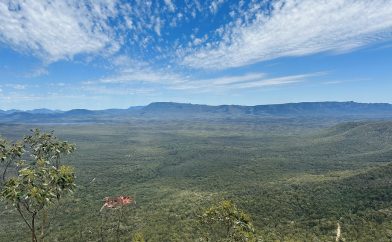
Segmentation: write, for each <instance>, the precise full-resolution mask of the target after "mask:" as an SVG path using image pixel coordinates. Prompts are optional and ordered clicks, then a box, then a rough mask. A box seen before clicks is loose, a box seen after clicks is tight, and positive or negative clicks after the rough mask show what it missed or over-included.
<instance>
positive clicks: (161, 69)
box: [0, 0, 392, 110]
mask: <svg viewBox="0 0 392 242" xmlns="http://www.w3.org/2000/svg"><path fill="white" fill-rule="evenodd" d="M0 23H1V24H0V109H13V108H16V109H35V108H51V109H62V110H68V109H72V108H89V109H105V108H126V107H129V106H135V105H145V104H148V103H150V102H156V101H174V102H185V103H203V104H212V105H218V104H243V105H256V104H267V103H268V104H269V103H286V102H301V101H351V100H352V101H358V102H389V103H392V95H391V91H392V80H391V77H392V1H391V0H374V1H368V0H320V1H314V0H274V1H252V0H251V1H229V0H204V1H201V0H182V1H176V0H162V1H158V0H156V1H148V0H135V1H123V0H94V1H76V0H75V1H71V0H69V1H65V0H63V1H48V0H42V1H34V0H25V1H18V0H11V1H1V2H0Z"/></svg>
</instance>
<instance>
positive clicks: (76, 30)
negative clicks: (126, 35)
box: [0, 0, 119, 62]
mask: <svg viewBox="0 0 392 242" xmlns="http://www.w3.org/2000/svg"><path fill="white" fill-rule="evenodd" d="M115 14H116V10H115V8H114V2H113V1H103V0H100V1H94V2H80V3H78V2H77V1H74V2H71V1H31V0H28V1H9V2H7V1H2V2H0V22H1V24H0V42H4V43H8V44H9V45H10V46H12V47H13V48H14V49H16V50H18V51H25V52H30V53H33V54H34V55H36V56H39V57H40V58H42V59H45V61H47V62H54V61H57V60H60V59H69V58H72V57H73V56H75V55H77V54H80V53H90V54H91V53H96V52H101V51H105V52H108V51H109V52H110V51H115V50H116V49H118V48H119V43H118V42H117V41H113V38H111V37H110V35H111V34H112V32H111V31H112V30H111V29H110V27H109V26H108V25H107V23H106V21H107V19H108V18H110V17H111V16H114V15H115Z"/></svg>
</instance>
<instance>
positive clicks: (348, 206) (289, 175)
mask: <svg viewBox="0 0 392 242" xmlns="http://www.w3.org/2000/svg"><path fill="white" fill-rule="evenodd" d="M322 126H324V125H322ZM29 128H30V127H28V126H24V125H1V126H0V132H1V135H2V136H4V137H7V138H9V139H11V140H14V139H16V138H19V137H21V136H22V135H23V134H25V133H26V132H27V131H28V130H29ZM43 128H44V129H46V130H51V129H55V130H56V134H57V135H58V136H59V137H61V138H62V139H65V140H68V141H70V142H72V143H75V144H76V146H77V147H78V150H77V152H76V153H75V154H73V155H72V156H71V158H70V161H71V163H70V164H71V165H72V166H74V167H75V169H76V183H77V184H78V188H77V190H76V192H75V194H74V195H73V196H72V197H69V198H67V200H66V201H63V202H61V203H60V204H59V205H58V207H55V208H53V209H54V211H62V212H54V213H49V214H52V215H51V216H52V217H51V218H50V219H51V221H53V222H52V225H51V233H50V236H49V237H48V239H49V240H58V241H78V240H79V241H97V240H99V239H100V238H102V237H103V238H104V240H105V241H115V238H116V236H117V235H116V233H117V232H116V231H117V230H116V228H117V225H118V216H117V215H118V214H117V212H110V211H106V212H103V213H100V212H99V210H100V208H101V206H102V199H103V198H104V197H107V196H117V195H122V194H126V195H131V196H133V197H134V198H135V200H136V201H137V206H131V207H127V208H125V209H124V210H123V211H122V220H121V223H120V225H119V227H118V228H119V230H118V231H119V238H120V240H124V241H125V240H129V239H130V238H131V237H132V236H133V235H135V234H136V235H140V234H142V235H143V236H144V237H145V239H147V240H149V241H193V240H196V239H198V238H202V237H203V236H204V235H205V233H206V231H205V230H204V229H203V224H201V223H200V216H201V215H202V214H203V213H204V212H205V211H206V209H208V208H211V206H212V205H213V204H218V203H219V202H220V201H222V200H223V199H228V200H231V201H233V202H234V203H235V204H236V206H237V207H238V209H241V210H243V211H246V212H247V213H248V214H249V215H250V216H251V217H252V224H253V226H254V228H255V232H256V236H257V237H258V238H261V239H264V240H265V241H271V240H284V241H289V240H294V241H311V240H318V241H333V240H334V239H335V236H336V228H337V222H339V223H340V225H341V234H342V238H344V239H346V241H375V240H376V241H388V240H390V239H391V238H392V237H391V236H392V234H391V232H390V227H391V226H392V175H391V174H392V173H391V172H392V167H391V165H390V164H389V162H390V161H392V152H391V150H392V142H391V140H392V139H391V137H392V122H388V121H379V122H355V123H343V124H339V125H336V126H332V127H328V128H317V127H316V126H314V125H311V126H306V125H304V124H302V125H300V124H292V123H291V124H288V123H267V122H260V123H251V124H249V123H243V122H237V123H235V122H234V121H232V122H231V123H230V124H228V123H226V122H222V123H219V122H217V121H215V122H207V121H187V122H184V121H171V122H166V121H162V120H161V121H151V120H150V121H143V122H141V121H135V122H131V123H128V124H127V125H77V126H71V125H66V126H64V125H62V126H53V127H49V126H44V127H43ZM1 206H4V204H1ZM0 211H1V217H2V218H5V219H1V220H0V228H1V229H0V241H2V240H8V239H10V238H13V239H14V238H15V239H16V240H22V239H28V237H27V236H26V237H24V234H25V233H20V231H19V230H16V229H15V228H16V227H18V226H19V225H21V221H20V220H18V219H17V217H16V215H17V214H15V213H14V212H9V211H8V210H4V209H2V210H0ZM103 221H104V223H103ZM26 231H27V230H26Z"/></svg>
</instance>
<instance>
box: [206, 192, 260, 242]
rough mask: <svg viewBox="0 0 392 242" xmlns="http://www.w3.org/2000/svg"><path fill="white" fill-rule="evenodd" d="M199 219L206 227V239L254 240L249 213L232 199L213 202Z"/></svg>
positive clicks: (253, 230)
mask: <svg viewBox="0 0 392 242" xmlns="http://www.w3.org/2000/svg"><path fill="white" fill-rule="evenodd" d="M200 219H201V222H202V224H204V225H205V226H206V227H207V231H208V232H207V236H206V239H207V240H208V241H209V240H212V241H215V240H219V241H256V235H255V229H254V226H253V224H252V221H251V217H250V215H248V214H247V213H245V212H244V211H242V210H241V209H239V208H238V207H237V206H236V205H235V204H234V203H233V202H232V201H229V200H224V201H221V202H219V203H217V204H214V205H213V206H211V207H210V208H208V209H207V210H205V211H204V213H203V214H202V215H201V216H200ZM211 237H212V238H211Z"/></svg>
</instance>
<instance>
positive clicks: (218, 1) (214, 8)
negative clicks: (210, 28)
mask: <svg viewBox="0 0 392 242" xmlns="http://www.w3.org/2000/svg"><path fill="white" fill-rule="evenodd" d="M223 2H224V0H213V1H212V2H211V4H210V11H211V12H212V13H214V14H215V13H216V12H217V11H218V9H219V6H220V5H221V4H222V3H223Z"/></svg>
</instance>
